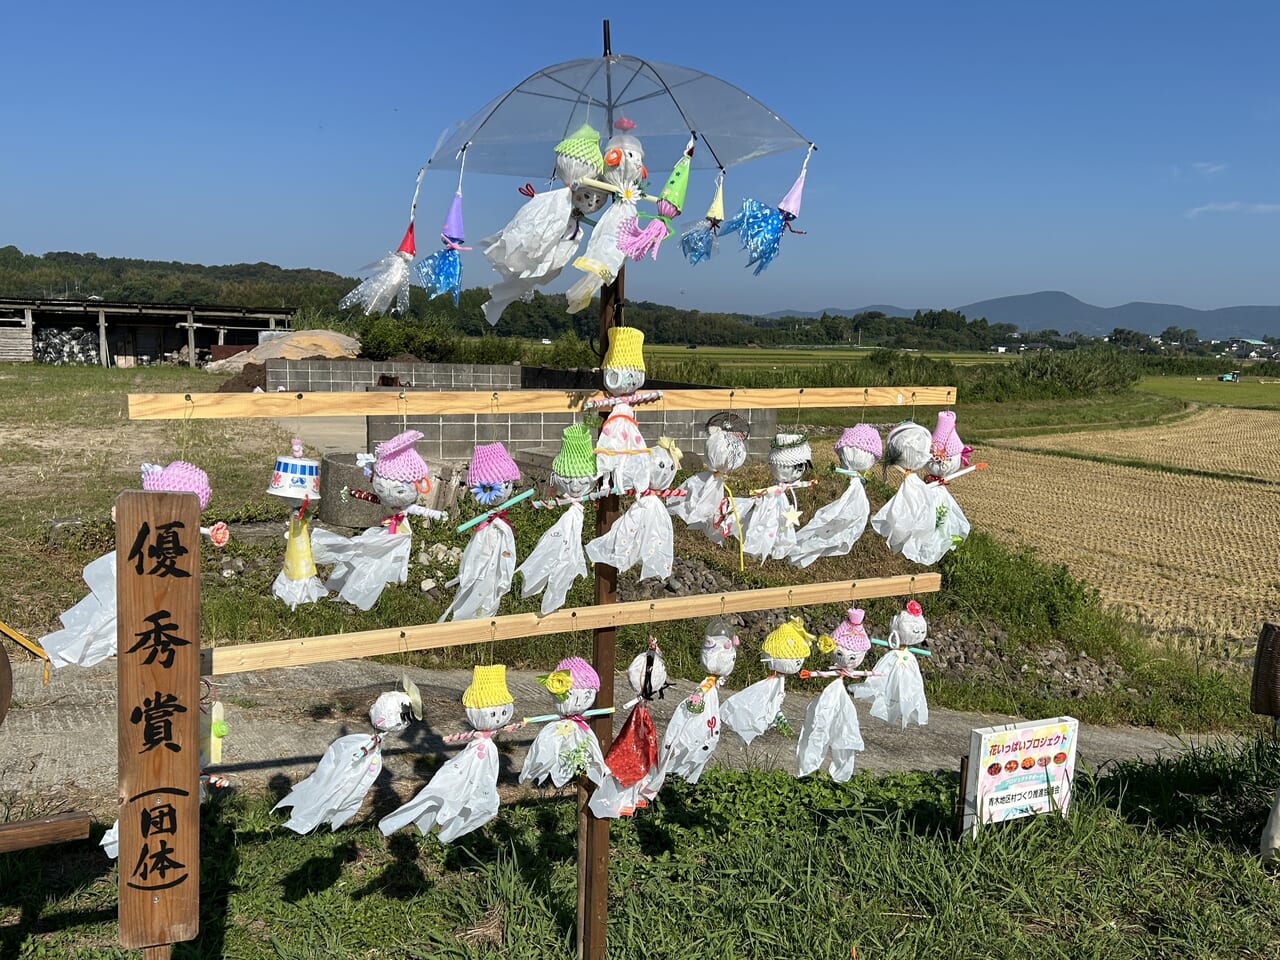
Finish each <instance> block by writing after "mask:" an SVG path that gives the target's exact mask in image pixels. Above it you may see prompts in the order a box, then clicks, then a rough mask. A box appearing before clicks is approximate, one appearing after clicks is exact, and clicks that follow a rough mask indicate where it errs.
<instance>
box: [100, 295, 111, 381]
mask: <svg viewBox="0 0 1280 960" xmlns="http://www.w3.org/2000/svg"><path fill="white" fill-rule="evenodd" d="M98 362H99V363H101V364H102V365H103V366H104V367H109V366H111V358H110V357H108V356H107V311H105V310H101V309H99V310H98Z"/></svg>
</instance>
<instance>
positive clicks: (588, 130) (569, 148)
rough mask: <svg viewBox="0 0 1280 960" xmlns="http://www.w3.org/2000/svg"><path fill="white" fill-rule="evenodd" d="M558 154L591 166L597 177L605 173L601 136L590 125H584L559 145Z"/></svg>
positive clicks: (557, 145)
mask: <svg viewBox="0 0 1280 960" xmlns="http://www.w3.org/2000/svg"><path fill="white" fill-rule="evenodd" d="M556 153H561V154H564V155H565V156H566V157H572V158H573V159H575V160H581V161H582V162H583V163H587V164H590V165H591V167H592V168H593V169H594V170H595V172H596V176H599V175H600V174H602V173H604V154H602V153H601V152H600V134H599V133H597V132H596V130H595V129H594V128H593V127H592V126H591V124H589V123H584V124H583V125H582V126H580V127H579V128H578V129H577V130H575V131H574V132H573V133H571V134H569V136H567V137H565V138H564V139H563V140H561V141H560V142H559V143H557V144H556Z"/></svg>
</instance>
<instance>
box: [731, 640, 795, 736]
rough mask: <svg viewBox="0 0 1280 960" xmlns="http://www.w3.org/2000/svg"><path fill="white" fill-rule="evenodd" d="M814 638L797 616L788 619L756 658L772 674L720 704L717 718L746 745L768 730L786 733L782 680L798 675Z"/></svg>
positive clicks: (783, 681) (787, 732)
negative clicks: (773, 728) (774, 728)
mask: <svg viewBox="0 0 1280 960" xmlns="http://www.w3.org/2000/svg"><path fill="white" fill-rule="evenodd" d="M814 639H816V638H815V637H814V635H813V634H811V633H810V632H809V631H808V630H806V629H805V628H804V620H802V619H801V618H800V617H792V618H791V619H790V620H789V621H787V622H786V623H784V624H782V626H780V627H778V628H777V629H776V630H774V631H773V632H772V633H770V634H769V635H768V636H767V637H765V638H764V644H763V649H764V656H763V657H761V658H760V659H761V661H762V662H763V663H764V664H765V665H766V666H768V667H769V669H770V671H772V672H771V673H770V674H769V676H767V677H766V678H765V679H763V680H757V681H756V682H755V683H753V684H751V686H749V687H747V688H746V689H745V690H739V691H738V692H737V693H735V694H734V695H733V696H731V697H729V699H727V700H726V701H725V702H724V706H723V707H721V708H720V716H721V718H722V719H723V720H724V723H725V726H727V727H728V728H729V729H730V730H732V731H733V732H734V733H736V734H738V736H740V737H742V739H743V740H745V741H746V742H747V743H748V744H750V743H751V741H752V740H754V739H755V738H756V737H758V736H760V734H762V733H764V732H765V731H766V730H768V729H769V728H770V727H777V728H778V730H779V732H781V733H783V734H790V732H791V725H790V724H789V723H788V722H787V718H786V716H785V715H784V714H783V712H782V703H783V701H784V700H785V699H786V678H787V677H788V676H791V675H792V674H796V673H799V672H800V668H801V667H802V666H803V665H804V658H805V657H807V656H808V655H809V650H810V647H809V644H810V643H811V642H812V641H813V640H814Z"/></svg>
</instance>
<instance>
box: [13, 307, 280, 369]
mask: <svg viewBox="0 0 1280 960" xmlns="http://www.w3.org/2000/svg"><path fill="white" fill-rule="evenodd" d="M293 314H294V309H293V308H292V307H284V308H280V309H259V308H252V307H223V306H210V305H204V306H193V305H192V306H189V305H182V304H168V303H119V302H114V301H108V300H93V299H89V300H21V299H7V298H0V360H7V361H19V362H30V361H33V360H40V361H44V362H48V363H94V364H98V363H100V364H102V366H104V367H113V366H119V367H131V366H135V365H137V364H145V363H156V362H159V361H162V360H166V359H168V360H176V359H179V358H181V359H183V360H185V361H186V362H187V363H190V364H192V365H193V366H194V365H195V363H196V361H197V360H198V359H200V358H202V357H211V356H212V357H215V358H216V356H217V355H220V354H224V353H230V352H235V350H234V349H232V348H234V347H237V346H239V347H251V346H254V345H256V344H257V343H258V342H259V339H260V335H261V334H262V333H263V332H264V331H271V330H288V329H289V326H290V323H291V321H292V319H293Z"/></svg>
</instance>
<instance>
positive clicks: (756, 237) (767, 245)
mask: <svg viewBox="0 0 1280 960" xmlns="http://www.w3.org/2000/svg"><path fill="white" fill-rule="evenodd" d="M785 228H786V219H785V218H784V217H783V216H782V213H781V212H780V211H779V210H776V209H775V208H773V207H771V206H769V205H768V204H765V203H761V202H760V201H759V200H751V199H747V200H743V201H742V209H741V210H739V211H738V212H737V213H735V214H734V215H733V216H732V217H731V218H730V219H728V220H726V221H725V222H724V225H723V226H722V227H721V228H720V232H721V233H722V234H728V233H734V232H736V233H738V235H739V236H741V237H742V249H743V250H745V251H747V253H748V254H749V255H750V257H749V259H748V260H747V266H748V267H749V266H751V265H752V264H753V263H754V264H755V265H756V269H755V274H754V275H755V276H757V277H758V276H760V271H762V270H763V269H764V268H765V267H767V266H769V264H771V263H773V258H774V257H776V256H777V255H778V246H779V244H781V242H782V232H783V230H784V229H785Z"/></svg>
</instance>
